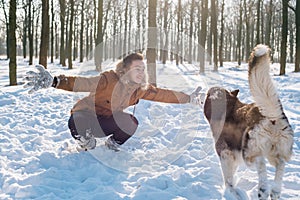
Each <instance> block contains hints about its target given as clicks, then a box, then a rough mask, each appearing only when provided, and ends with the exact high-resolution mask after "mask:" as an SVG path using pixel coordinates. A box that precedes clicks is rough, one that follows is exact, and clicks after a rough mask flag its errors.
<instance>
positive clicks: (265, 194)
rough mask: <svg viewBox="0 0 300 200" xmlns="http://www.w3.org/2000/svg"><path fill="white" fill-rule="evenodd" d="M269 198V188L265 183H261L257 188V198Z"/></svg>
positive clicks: (262, 199)
mask: <svg viewBox="0 0 300 200" xmlns="http://www.w3.org/2000/svg"><path fill="white" fill-rule="evenodd" d="M268 198H269V190H268V187H267V186H265V185H262V186H260V187H259V189H258V199H259V200H266V199H268Z"/></svg>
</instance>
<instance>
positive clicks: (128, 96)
mask: <svg viewBox="0 0 300 200" xmlns="http://www.w3.org/2000/svg"><path fill="white" fill-rule="evenodd" d="M59 79H60V83H59V85H58V86H57V88H58V89H63V90H68V91H74V92H90V95H89V96H87V97H85V98H83V99H81V100H79V101H78V102H77V103H76V104H75V105H74V107H73V109H72V113H73V112H77V111H90V112H95V113H96V114H97V115H104V116H110V115H112V113H113V112H118V111H123V110H124V109H126V108H127V107H129V106H132V105H135V104H137V103H138V101H139V99H145V100H151V101H158V102H165V103H188V102H189V101H190V97H189V95H187V94H185V93H183V92H176V91H172V90H167V89H161V88H157V87H154V86H153V85H149V86H148V87H147V89H142V87H141V86H140V85H139V84H133V83H129V82H126V81H122V80H121V79H120V78H119V76H118V75H117V74H116V72H115V71H113V70H111V71H107V72H104V73H102V74H100V76H97V77H90V78H84V77H70V76H59Z"/></svg>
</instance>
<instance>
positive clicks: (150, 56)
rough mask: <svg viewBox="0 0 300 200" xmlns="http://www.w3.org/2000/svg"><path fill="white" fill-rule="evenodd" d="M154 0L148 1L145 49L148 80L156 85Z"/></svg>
mask: <svg viewBox="0 0 300 200" xmlns="http://www.w3.org/2000/svg"><path fill="white" fill-rule="evenodd" d="M156 1H157V0H149V1H148V47H147V51H146V57H147V66H148V67H147V71H148V74H149V82H150V83H151V84H154V85H156V49H155V44H156V40H157V33H156V5H157V4H156Z"/></svg>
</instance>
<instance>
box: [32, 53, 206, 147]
mask: <svg viewBox="0 0 300 200" xmlns="http://www.w3.org/2000/svg"><path fill="white" fill-rule="evenodd" d="M143 60H144V58H143V56H142V55H141V54H139V53H133V54H130V55H128V56H127V57H125V58H124V59H123V60H122V61H121V62H119V63H118V64H117V66H116V69H115V70H110V71H106V72H103V73H101V74H100V75H99V76H96V77H71V76H64V75H60V76H57V77H54V78H53V77H52V76H51V75H50V73H49V72H47V71H45V69H44V67H43V66H41V65H37V66H36V67H37V69H38V70H39V73H36V72H32V71H31V72H28V73H27V77H26V79H27V80H28V81H30V82H29V83H27V85H26V86H33V88H32V89H31V90H30V91H29V92H30V93H31V92H34V91H37V90H39V89H41V88H48V87H51V86H52V87H54V88H57V89H63V90H67V91H74V92H90V95H89V96H87V97H85V98H83V99H81V100H80V101H78V102H77V103H76V104H75V105H74V107H73V109H72V110H71V116H70V119H69V124H68V125H69V129H70V131H71V135H72V136H73V138H75V140H76V141H77V142H78V144H79V146H80V148H82V149H84V150H90V149H94V148H95V147H96V139H95V137H96V138H101V137H106V136H110V137H108V139H107V141H106V142H105V145H106V146H107V147H108V148H110V149H112V150H115V151H118V150H119V146H120V145H122V144H123V143H124V142H126V141H127V140H128V139H129V138H130V137H131V136H132V135H133V134H134V133H135V131H136V129H137V127H138V120H137V119H136V118H135V117H134V116H133V115H132V114H129V113H126V112H124V109H126V108H128V107H129V106H133V105H136V104H137V103H138V102H139V99H145V100H151V101H158V102H164V103H193V104H196V105H199V104H202V103H203V99H204V94H203V93H199V92H200V90H201V88H200V87H199V88H198V89H197V90H196V91H195V92H193V93H192V94H191V95H187V94H185V93H183V92H177V91H173V90H167V89H161V88H157V87H155V86H153V85H151V84H149V83H148V76H147V73H146V70H145V63H144V62H143Z"/></svg>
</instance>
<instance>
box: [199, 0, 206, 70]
mask: <svg viewBox="0 0 300 200" xmlns="http://www.w3.org/2000/svg"><path fill="white" fill-rule="evenodd" d="M199 13H200V12H199ZM201 13H202V15H201V30H200V31H199V35H198V38H199V44H200V45H201V47H200V48H201V49H199V62H200V73H204V68H205V46H206V35H207V19H208V0H203V1H202V2H201Z"/></svg>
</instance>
